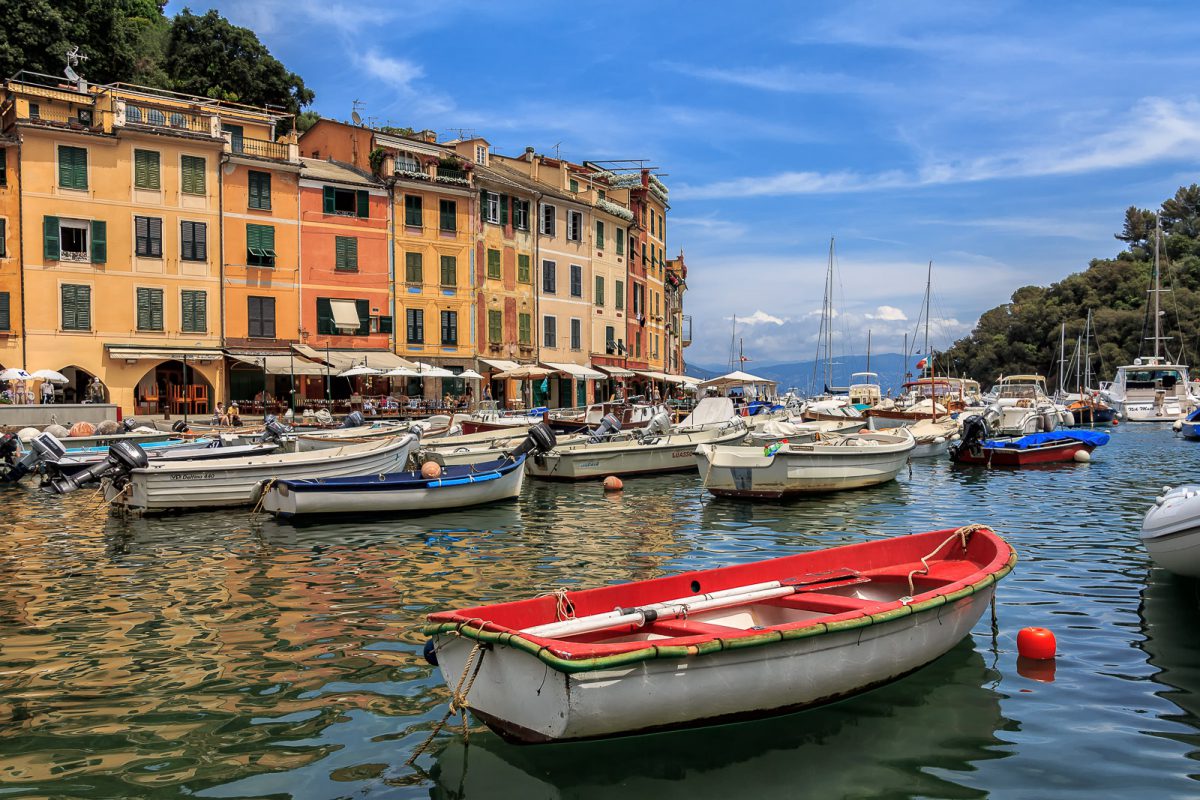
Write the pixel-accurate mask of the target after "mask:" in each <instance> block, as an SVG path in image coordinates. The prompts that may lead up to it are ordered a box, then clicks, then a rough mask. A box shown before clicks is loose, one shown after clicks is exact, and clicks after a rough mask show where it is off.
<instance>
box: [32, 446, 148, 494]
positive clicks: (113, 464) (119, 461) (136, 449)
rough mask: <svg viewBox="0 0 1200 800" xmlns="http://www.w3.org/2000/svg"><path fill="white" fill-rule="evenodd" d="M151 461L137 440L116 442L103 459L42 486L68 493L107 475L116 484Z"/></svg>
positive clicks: (51, 490)
mask: <svg viewBox="0 0 1200 800" xmlns="http://www.w3.org/2000/svg"><path fill="white" fill-rule="evenodd" d="M149 463H150V460H149V459H148V458H146V451H145V450H143V449H142V446H141V445H140V444H138V443H137V442H129V441H120V442H114V443H113V444H111V445H109V447H108V456H107V457H106V458H105V459H104V460H103V461H98V462H96V463H95V464H93V465H92V466H90V467H88V468H87V469H85V470H81V471H80V472H77V473H75V474H74V475H62V476H60V477H57V478H55V479H53V480H52V481H50V482H49V483H45V484H42V488H43V489H45V490H46V491H47V492H50V493H51V494H66V493H67V492H73V491H75V490H76V489H78V488H79V487H80V486H83V485H84V484H87V483H91V482H92V481H96V480H100V479H101V478H103V477H105V476H107V475H111V476H112V477H113V483H114V484H116V483H118V482H122V483H123V481H124V480H125V479H128V477H129V473H130V472H132V471H133V470H135V469H139V468H141V467H145V466H146V465H147V464H149Z"/></svg>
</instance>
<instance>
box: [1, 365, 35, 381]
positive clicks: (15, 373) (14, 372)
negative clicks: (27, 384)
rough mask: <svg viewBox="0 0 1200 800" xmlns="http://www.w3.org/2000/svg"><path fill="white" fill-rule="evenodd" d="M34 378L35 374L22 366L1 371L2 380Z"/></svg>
mask: <svg viewBox="0 0 1200 800" xmlns="http://www.w3.org/2000/svg"><path fill="white" fill-rule="evenodd" d="M28 380H33V376H32V375H30V374H29V373H28V372H26V371H25V370H23V369H21V368H20V367H9V368H8V369H6V370H4V371H3V372H0V381H28Z"/></svg>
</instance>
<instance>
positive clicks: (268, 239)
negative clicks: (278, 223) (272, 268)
mask: <svg viewBox="0 0 1200 800" xmlns="http://www.w3.org/2000/svg"><path fill="white" fill-rule="evenodd" d="M260 241H261V242H262V246H263V250H270V251H272V252H273V251H274V250H275V226H274V225H263V226H262V238H261V239H260ZM267 257H268V258H271V259H273V258H274V256H273V255H271V253H267ZM272 263H274V262H272Z"/></svg>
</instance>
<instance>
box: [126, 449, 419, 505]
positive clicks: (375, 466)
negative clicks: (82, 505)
mask: <svg viewBox="0 0 1200 800" xmlns="http://www.w3.org/2000/svg"><path fill="white" fill-rule="evenodd" d="M416 443H417V437H416V436H414V435H412V434H405V435H403V436H395V437H389V438H387V439H380V440H379V441H375V442H367V443H365V444H350V445H345V446H343V447H337V448H333V449H329V450H317V451H314V452H309V453H285V454H279V455H264V456H254V457H250V458H236V459H228V460H225V459H215V460H212V461H196V462H186V461H184V462H177V463H159V464H151V465H150V466H149V467H146V468H145V469H135V470H133V471H132V472H131V473H130V475H129V484H128V486H127V487H125V488H124V489H123V490H120V491H119V490H117V489H115V488H114V487H113V485H112V482H111V481H108V480H106V481H105V482H104V490H105V496H106V497H107V498H108V499H110V500H112V501H113V505H114V506H117V507H119V508H122V509H124V510H127V511H132V512H139V513H144V512H159V511H170V510H192V509H201V508H221V507H228V506H247V505H253V504H254V503H256V502H257V501H258V498H259V496H260V495H261V494H262V489H263V486H264V485H265V484H266V483H267V482H268V481H271V480H272V479H301V478H334V477H341V476H346V475H374V474H378V473H386V472H398V471H400V470H402V469H404V467H405V466H406V464H407V462H408V456H409V453H411V452H412V450H413V448H414V447H415V446H416ZM114 498H115V499H114Z"/></svg>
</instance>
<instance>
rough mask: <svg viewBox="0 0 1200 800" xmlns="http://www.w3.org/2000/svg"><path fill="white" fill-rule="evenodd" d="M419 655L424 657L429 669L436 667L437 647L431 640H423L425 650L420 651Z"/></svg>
mask: <svg viewBox="0 0 1200 800" xmlns="http://www.w3.org/2000/svg"><path fill="white" fill-rule="evenodd" d="M421 655H423V656H425V660H426V661H427V662H429V665H430V666H431V667H436V666H437V665H438V657H437V645H436V644H434V643H433V639H426V640H425V648H424V650H422V652H421Z"/></svg>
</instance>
